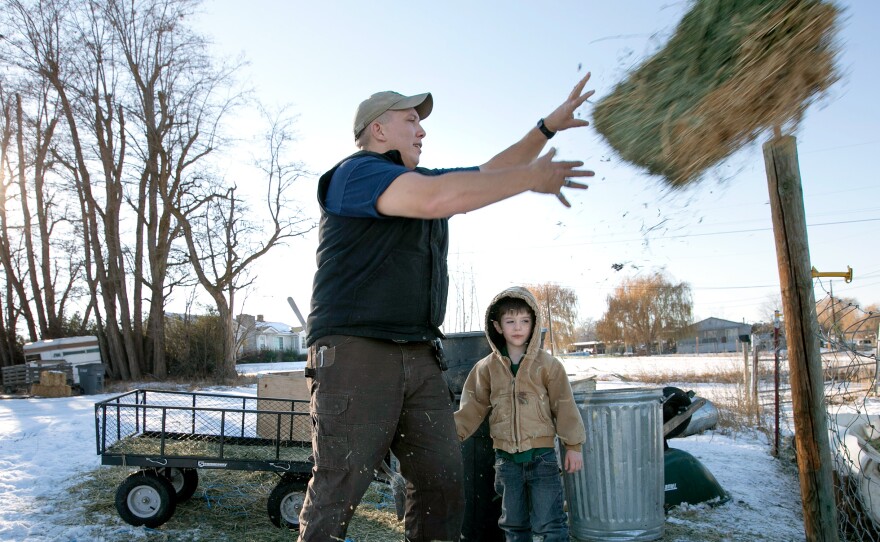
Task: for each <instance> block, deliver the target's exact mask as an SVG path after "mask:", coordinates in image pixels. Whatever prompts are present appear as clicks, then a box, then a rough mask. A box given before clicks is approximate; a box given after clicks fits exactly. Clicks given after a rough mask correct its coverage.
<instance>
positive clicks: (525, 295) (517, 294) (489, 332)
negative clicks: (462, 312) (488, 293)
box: [484, 286, 541, 360]
mask: <svg viewBox="0 0 880 542" xmlns="http://www.w3.org/2000/svg"><path fill="white" fill-rule="evenodd" d="M508 297H510V298H515V299H522V300H523V301H525V302H526V303H528V305H529V307H531V308H532V311H533V312H534V313H535V324H534V325H533V326H532V336H531V337H530V338H529V345H528V348H526V354H525V356H523V360H525V359H526V358H534V357H535V355H536V354H537V352H538V350H539V349H540V348H541V310H540V308H539V307H538V300H537V299H535V296H534V295H533V294H532V292H530V291H529V290H527V289H525V288H523V287H521V286H514V287H511V288H508V289H506V290H504V291H503V292H501V293H499V294H498V295H496V296H495V297H494V298H493V299H492V302H491V303H489V308H488V309H486V318H485V322H484V325H485V329H486V337H487V338H488V339H489V344H490V345H491V346H492V351H493V352H494V353H495V354H498V355H499V356H500V355H501V350H502V348H504V346H505V342H504V336H502V335H501V334H500V333H498V332H497V331H496V330H495V326H494V325H493V324H492V320H493V318H492V317H493V316H494V314H493V312H494V309H495V306H496V305H497V304H498V302H499V301H501V300H502V299H504V298H508Z"/></svg>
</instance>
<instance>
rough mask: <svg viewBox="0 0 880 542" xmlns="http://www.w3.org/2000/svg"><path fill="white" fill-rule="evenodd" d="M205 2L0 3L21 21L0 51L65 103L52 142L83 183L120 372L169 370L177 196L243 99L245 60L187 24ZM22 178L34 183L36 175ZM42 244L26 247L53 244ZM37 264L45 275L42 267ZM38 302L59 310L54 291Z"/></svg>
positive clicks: (88, 260) (86, 257) (106, 331)
mask: <svg viewBox="0 0 880 542" xmlns="http://www.w3.org/2000/svg"><path fill="white" fill-rule="evenodd" d="M197 4H198V2H195V1H192V0H108V1H106V2H76V1H69V0H32V1H30V2H26V1H24V0H3V1H2V2H0V8H2V16H3V20H4V22H5V23H7V24H6V26H7V27H8V28H11V29H14V30H15V32H14V33H10V35H9V36H5V37H4V38H3V39H2V40H0V42H2V47H0V49H2V51H0V54H3V57H4V60H5V61H6V62H7V63H8V64H9V65H11V66H14V68H15V69H16V70H17V73H18V74H19V76H20V77H21V78H22V79H28V80H29V81H30V82H31V83H32V85H37V86H39V85H42V86H45V87H46V88H47V89H49V91H50V92H51V94H52V96H51V100H52V101H53V103H57V105H58V110H59V112H60V113H59V115H60V119H61V122H60V123H58V125H57V127H56V126H52V129H53V130H54V136H55V139H56V140H63V141H64V144H63V145H60V144H58V145H52V146H51V147H50V146H49V145H46V146H45V147H44V148H45V149H49V148H51V151H52V154H51V156H52V158H54V160H56V162H57V163H58V164H59V165H60V166H61V168H59V170H58V171H59V172H60V173H59V174H63V175H66V177H67V178H68V179H69V185H70V186H71V187H73V189H74V190H73V193H74V194H75V196H76V200H77V201H78V210H79V213H78V215H79V218H78V219H77V220H76V221H75V223H76V227H77V228H80V229H81V232H82V246H83V257H82V258H81V259H80V261H82V262H83V268H82V270H83V273H84V277H85V281H86V283H87V284H88V287H89V296H90V302H89V305H88V308H87V313H89V314H93V315H94V316H95V318H96V320H97V322H98V329H99V330H100V333H101V334H102V338H103V339H104V340H103V341H102V342H103V343H104V344H106V349H107V352H106V353H107V354H108V355H107V356H106V358H107V359H109V360H110V363H111V368H112V371H113V373H114V375H116V376H119V377H122V378H137V377H139V376H140V375H141V374H143V373H144V372H151V373H153V374H155V375H157V376H160V377H162V376H164V375H165V374H166V372H167V367H166V366H165V359H164V351H165V348H164V318H165V312H164V311H165V305H166V299H167V296H168V295H169V292H170V289H171V287H173V284H174V283H175V280H176V279H175V278H174V277H171V276H170V273H171V270H172V269H174V268H175V266H178V268H179V266H181V265H182V264H185V263H186V262H180V261H174V260H173V259H172V257H171V255H172V254H174V253H175V252H174V248H173V247H174V243H175V240H176V239H178V238H179V236H180V234H181V230H180V226H179V224H178V223H177V216H178V215H181V214H180V213H176V212H175V211H177V210H173V209H171V208H169V206H176V205H180V204H181V202H182V201H183V200H184V199H185V194H186V192H187V191H189V190H193V186H192V185H191V184H190V183H191V179H192V178H193V177H192V176H191V175H189V173H188V172H189V171H190V170H191V169H194V168H195V166H196V165H197V164H198V163H199V162H200V161H201V160H203V159H205V158H206V157H207V156H208V155H209V154H210V153H211V152H212V151H213V150H214V149H216V148H217V146H218V144H219V138H218V135H217V134H218V126H220V123H221V120H222V119H224V118H225V116H226V115H227V114H228V112H229V111H230V110H231V109H232V108H233V107H234V106H235V105H236V104H238V103H239V102H240V97H241V95H240V93H237V92H231V91H230V88H231V84H232V82H233V75H234V73H235V71H236V69H237V68H238V66H239V65H237V64H233V65H228V66H216V65H215V64H214V63H213V62H212V61H211V59H210V57H209V56H208V55H207V51H208V47H207V46H206V43H205V41H204V40H203V39H202V38H201V37H200V36H198V35H197V34H196V33H194V32H193V31H192V29H191V28H190V27H189V26H187V24H186V22H187V19H188V18H189V17H190V16H191V15H192V12H193V8H194V7H195V6H196V5H197ZM45 128H46V129H48V128H49V125H46V127H45ZM40 152H41V151H38V152H37V154H35V156H38V157H39V156H40V154H39V153H40ZM42 156H43V160H44V161H45V158H46V154H45V152H43V154H42ZM21 178H22V180H23V181H22V182H24V184H23V185H22V188H23V189H24V188H27V187H28V186H29V185H28V183H30V182H33V179H32V178H30V176H27V175H25V176H22V177H21ZM42 208H45V202H43V203H39V202H38V203H37V209H36V212H37V214H36V216H37V217H38V219H37V221H38V222H39V224H38V225H37V226H38V228H39V230H40V234H41V235H42V233H43V232H44V231H47V230H46V229H45V226H46V224H48V223H49V222H48V220H47V219H46V217H42V216H39V213H40V209H42ZM25 215H26V216H30V213H29V212H27V213H25ZM181 216H185V213H183V215H181ZM34 248H35V245H34ZM40 248H41V250H40V251H28V252H27V253H28V254H29V255H30V254H37V253H40V254H41V255H43V254H44V252H43V251H42V246H41V247H40ZM29 268H30V269H32V270H33V271H32V272H31V273H30V276H29V279H30V282H31V284H37V283H38V281H35V280H34V279H35V277H37V276H38V273H37V271H36V267H35V266H33V265H31V266H29ZM180 274H184V272H183V271H180ZM46 278H47V275H45V273H44V274H43V277H42V281H43V283H44V285H45V283H46ZM12 285H13V286H15V284H12ZM33 289H35V290H36V287H34V288H33ZM145 290H147V293H145ZM19 297H22V298H24V296H21V295H19ZM145 300H147V301H148V307H147V309H146V310H145V309H144V308H143V304H144V301H145ZM40 303H43V304H44V306H45V305H46V304H48V305H51V306H52V307H53V308H54V306H55V305H56V304H57V301H54V302H53V301H52V300H48V299H43V298H40V299H39V301H38V303H37V304H38V305H39V304H40ZM7 304H8V301H7ZM38 312H39V314H41V315H42V314H43V311H42V310H41V311H38ZM145 313H148V317H147V318H146V329H144V327H143V322H144V316H145ZM46 314H47V315H51V311H47V312H46ZM40 324H41V327H42V321H40ZM46 326H47V328H48V327H51V324H50V323H49V321H48V319H47V322H46ZM44 334H45V333H44Z"/></svg>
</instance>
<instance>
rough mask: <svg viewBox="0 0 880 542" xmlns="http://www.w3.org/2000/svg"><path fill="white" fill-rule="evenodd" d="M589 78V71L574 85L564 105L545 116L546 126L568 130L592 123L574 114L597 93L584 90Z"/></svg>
mask: <svg viewBox="0 0 880 542" xmlns="http://www.w3.org/2000/svg"><path fill="white" fill-rule="evenodd" d="M589 80H590V73H589V72H587V75H585V76H584V78H583V79H581V80H580V82H578V84H577V85H575V86H574V89H572V91H571V94H569V95H568V98H567V99H566V100H565V101H564V102H562V105H560V106H559V107H557V108H556V109H555V110H554V111H553V112H552V113H550V114H549V115H547V116H546V117H544V126H546V127H547V129H548V130H551V131H553V132H561V131H562V130H568V129H569V128H579V127H582V126H587V125H589V124H590V123H589V122H587V121H586V120H583V119H578V118H575V116H574V113H575V111H577V108H578V107H580V106H581V105H583V103H584V102H586V101H587V99H588V98H589V97H590V96H592V95H593V93H595V91H594V90H588V91H586V92H584V87H585V86H587V81H589Z"/></svg>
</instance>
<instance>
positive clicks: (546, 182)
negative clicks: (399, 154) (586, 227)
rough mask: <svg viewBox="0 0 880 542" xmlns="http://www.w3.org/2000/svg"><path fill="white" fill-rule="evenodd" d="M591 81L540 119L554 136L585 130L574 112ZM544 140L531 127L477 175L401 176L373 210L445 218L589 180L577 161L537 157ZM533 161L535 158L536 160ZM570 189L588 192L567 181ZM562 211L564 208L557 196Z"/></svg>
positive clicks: (550, 155) (550, 154) (549, 154)
mask: <svg viewBox="0 0 880 542" xmlns="http://www.w3.org/2000/svg"><path fill="white" fill-rule="evenodd" d="M589 79H590V74H589V73H588V74H587V75H586V76H585V77H584V78H583V79H581V80H580V82H578V84H577V85H575V87H574V89H572V91H571V93H570V94H569V95H568V98H567V99H566V100H565V101H564V102H563V103H562V104H561V105H560V106H559V107H557V108H556V109H555V110H554V111H553V112H552V113H550V114H549V115H548V116H547V117H545V118H544V124H545V126H547V128H548V129H550V130H552V131H561V130H567V129H569V128H576V127H580V126H587V125H588V124H589V123H588V122H587V121H586V120H582V119H576V118H575V117H574V112H575V110H577V108H578V107H580V106H581V105H582V104H583V103H584V102H585V101H586V100H587V98H589V97H590V96H592V95H593V91H592V90H590V91H587V92H584V87H585V86H586V84H587V81H589ZM546 143H547V137H546V136H544V134H542V133H541V131H540V130H538V128H537V127H535V128H532V129H531V130H529V131H528V133H527V134H526V135H525V136H524V137H523V138H522V139H521V140H519V141H518V142H516V143H514V144H513V145H511V146H510V147H508V148H507V149H506V150H504V151H502V152H500V153H499V154H498V155H496V156H495V157H494V158H492V159H491V160H489V161H488V162H486V163H485V164H483V165H482V166H480V171H478V172H476V171H466V172H453V173H447V174H445V175H441V176H438V177H430V176H426V175H421V174H419V173H416V172H411V173H405V174H403V175H401V176H400V177H398V178H397V179H395V180H394V182H393V183H391V185H390V186H389V187H388V188H386V189H385V191H384V192H383V193H382V195H381V196H380V197H379V199H378V201H377V202H376V209H377V210H378V211H379V212H380V213H382V214H383V215H386V216H402V217H407V218H423V219H428V218H448V217H450V216H453V215H456V214H459V213H467V212H469V211H474V210H476V209H480V208H481V207H485V206H487V205H491V204H493V203H496V202H499V201H501V200H504V199H507V198H509V197H511V196H515V195H517V194H521V193H523V192H527V191H533V192H540V193H544V194H560V190H561V188H562V186H563V184H564V183H565V182H566V180H568V179H573V178H576V177H592V176H593V172H592V171H585V170H578V169H575V168H579V167H581V166H583V165H584V164H583V162H580V161H554V160H553V157H554V156H555V155H556V150H555V149H550V151H549V152H547V153H546V154H544V155H543V156H541V157H540V158H537V157H538V154H539V153H540V152H541V149H543V148H544V145H545V144H546ZM536 158H537V159H536ZM566 187H568V188H579V189H584V188H587V185H585V184H581V183H577V182H571V183H570V184H566ZM560 201H562V202H563V204H565V205H566V206H568V203H567V202H566V201H564V198H561V197H560Z"/></svg>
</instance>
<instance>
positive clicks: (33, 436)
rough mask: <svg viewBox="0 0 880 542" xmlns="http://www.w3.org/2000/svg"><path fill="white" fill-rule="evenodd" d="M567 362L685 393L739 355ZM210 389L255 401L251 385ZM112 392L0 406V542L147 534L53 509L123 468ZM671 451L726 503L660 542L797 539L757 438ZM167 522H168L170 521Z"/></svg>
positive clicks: (69, 509)
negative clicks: (640, 376) (90, 479)
mask: <svg viewBox="0 0 880 542" xmlns="http://www.w3.org/2000/svg"><path fill="white" fill-rule="evenodd" d="M565 363H566V366H567V368H568V369H569V373H570V374H571V375H573V376H572V379H576V378H580V377H584V376H596V377H597V378H598V380H599V382H598V388H599V389H606V388H620V387H630V386H634V385H637V384H632V383H629V382H625V375H626V374H634V373H639V372H645V373H650V372H659V373H661V374H664V375H665V374H671V373H677V374H681V375H682V380H681V381H680V382H678V383H675V384H674V385H676V386H678V387H682V388H685V389H686V384H682V382H686V376H687V375H688V374H698V373H706V372H709V371H711V370H713V367H715V368H718V369H721V370H729V368H731V367H733V366H735V364H737V363H741V358H739V357H664V358H660V357H652V358H596V357H585V358H582V357H579V358H568V359H566V360H565ZM301 367H302V363H301V362H300V363H292V364H277V363H275V364H259V365H258V364H248V365H241V366H239V372H240V373H242V374H261V373H266V372H276V371H289V370H294V369H297V368H301ZM621 377H624V378H621ZM144 387H147V386H144ZM212 391H222V392H224V393H236V394H241V395H249V396H255V395H256V386H255V385H253V386H248V387H243V388H224V389H216V388H215V389H212ZM701 395H702V393H701ZM111 396H112V394H105V395H92V396H76V397H70V398H60V399H35V398H31V399H5V400H0V502H2V503H3V505H2V506H0V540H4V541H6V540H9V541H13V540H14V541H25V540H27V541H50V540H51V541H70V542H73V541H85V540H94V541H117V540H118V541H123V540H132V539H138V538H143V537H145V536H146V534H145V532H146V531H147V530H146V529H144V528H135V527H132V526H130V525H128V524H126V523H124V522H123V521H122V520H121V519H120V518H119V517H115V516H114V517H111V518H107V520H106V522H104V523H102V524H96V525H81V524H80V518H81V517H82V515H83V513H82V510H81V509H79V508H77V506H72V505H67V506H64V507H59V506H58V502H59V500H60V499H59V496H60V495H63V494H64V492H65V489H66V488H69V487H71V486H72V485H73V484H75V483H76V482H77V481H78V479H79V478H80V476H81V475H82V473H85V472H88V471H91V470H93V469H96V468H107V469H110V468H122V467H100V458H99V457H98V455H97V454H96V444H95V437H94V433H95V416H94V409H93V405H94V403H95V402H96V401H100V400H103V399H105V398H107V397H111ZM670 446H671V447H673V448H679V449H682V450H684V451H687V452H689V453H690V454H692V455H694V456H695V457H696V458H697V459H699V460H700V462H701V463H703V465H704V466H705V467H706V468H707V469H708V470H709V471H710V472H711V473H712V474H713V475H714V476H715V477H716V479H717V480H718V482H719V483H720V485H721V486H722V487H723V488H724V489H725V490H726V491H727V492H728V493H729V494H730V495H731V497H732V499H731V500H730V501H729V502H727V503H726V504H723V505H721V506H717V507H710V506H707V505H697V506H683V507H678V508H676V509H674V510H672V511H671V512H670V513H669V514H668V515H667V519H666V525H665V530H666V535H665V536H664V538H663V540H666V541H676V542H678V541H681V542H684V541H692V540H706V541H728V540H729V541H753V540H766V541H773V542H782V541H794V540H803V539H804V535H803V522H802V516H801V506H800V496H799V490H798V482H797V472H796V469H795V467H794V465H793V464H792V463H791V462H790V461H784V460H776V459H774V458H773V457H772V456H771V455H770V446H769V444H768V442H767V439H766V437H765V436H764V435H762V434H760V433H757V432H749V433H745V434H744V433H738V434H733V435H727V434H720V433H717V432H706V433H704V434H701V435H694V436H690V437H687V438H678V439H673V440H671V441H670ZM108 491H115V488H108ZM173 521H174V519H173V518H172V520H171V522H170V523H173ZM245 521H260V522H264V521H267V519H266V518H265V517H260V518H247V519H246V520H245ZM159 530H160V531H161V529H159ZM155 532H156V531H153V533H155ZM695 532H698V533H701V534H700V537H699V538H695V537H694V534H693V533H695ZM681 533H689V534H681ZM169 539H170V538H169ZM354 542H364V541H358V540H355V541H354Z"/></svg>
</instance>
